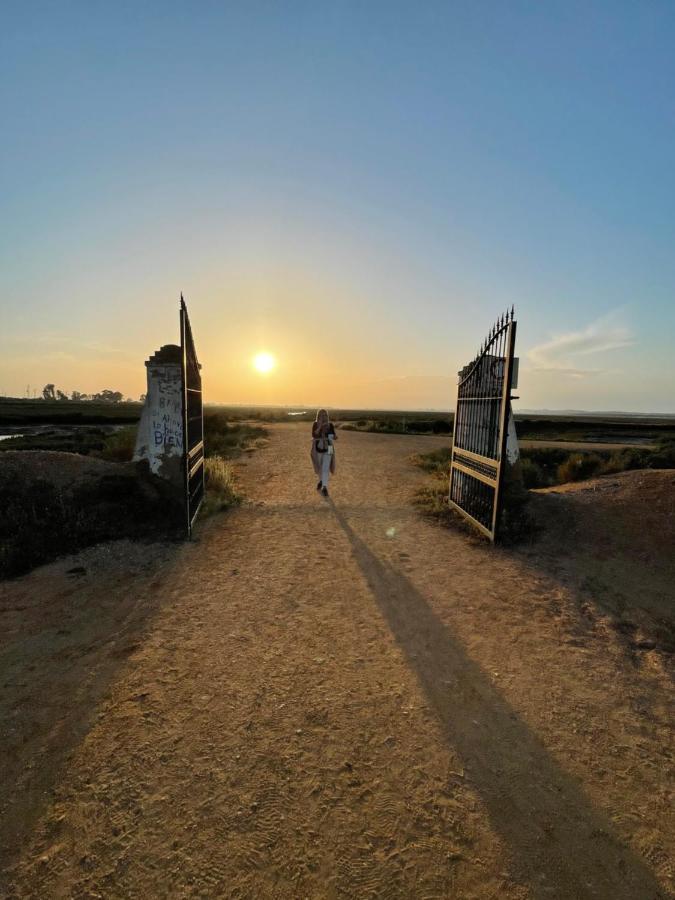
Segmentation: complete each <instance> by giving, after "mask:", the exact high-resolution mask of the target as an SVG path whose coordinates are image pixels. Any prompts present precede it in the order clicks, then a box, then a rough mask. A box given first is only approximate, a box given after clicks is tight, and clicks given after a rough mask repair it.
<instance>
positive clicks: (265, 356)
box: [253, 353, 277, 375]
mask: <svg viewBox="0 0 675 900" xmlns="http://www.w3.org/2000/svg"><path fill="white" fill-rule="evenodd" d="M276 364H277V361H276V359H275V358H274V357H273V356H272V354H271V353H257V354H256V355H255V356H254V357H253V368H254V369H255V370H256V372H260V374H261V375H267V374H269V373H270V372H271V371H272V369H273V368H274V367H275V366H276Z"/></svg>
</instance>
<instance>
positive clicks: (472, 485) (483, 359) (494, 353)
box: [449, 309, 516, 541]
mask: <svg viewBox="0 0 675 900" xmlns="http://www.w3.org/2000/svg"><path fill="white" fill-rule="evenodd" d="M515 340H516V322H515V319H514V317H513V309H511V312H510V313H509V312H507V313H506V315H504V316H502V317H501V318H500V319H499V320H498V321H497V322H496V324H495V325H494V327H493V328H492V329H491V331H490V333H489V334H488V336H487V338H486V340H485V341H484V342H483V344H482V345H481V348H480V350H479V352H478V353H477V354H476V356H475V358H474V359H473V360H472V361H471V362H470V363H469V364H468V365H466V366H464V368H463V369H462V370H461V372H460V373H459V384H458V387H457V406H456V409H455V423H454V433H453V442H452V461H451V464H450V495H449V503H450V506H451V507H453V508H454V509H456V510H457V511H458V512H460V513H461V514H462V515H463V516H465V517H466V518H467V519H468V520H469V521H471V522H472V523H473V525H474V526H475V527H476V528H477V529H478V530H479V531H480V532H481V533H482V534H484V535H485V536H486V537H488V538H489V539H490V540H491V541H494V540H495V539H496V537H497V535H498V531H499V519H500V513H501V495H502V481H503V476H504V465H503V460H504V458H505V453H506V431H507V425H508V418H507V417H508V410H509V402H510V398H511V384H512V379H513V359H514V350H515Z"/></svg>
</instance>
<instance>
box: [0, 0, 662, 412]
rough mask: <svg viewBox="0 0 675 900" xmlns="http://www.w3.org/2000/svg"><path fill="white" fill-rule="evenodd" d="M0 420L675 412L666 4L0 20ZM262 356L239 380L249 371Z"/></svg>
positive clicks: (45, 7) (120, 13) (64, 7)
mask: <svg viewBox="0 0 675 900" xmlns="http://www.w3.org/2000/svg"><path fill="white" fill-rule="evenodd" d="M0 17H1V21H0V109H1V120H0V121H1V122H2V141H1V142H0V196H1V198H2V204H1V207H0V208H1V210H2V219H1V221H0V264H1V270H2V273H3V279H2V281H3V284H2V327H1V328H0V393H5V394H11V395H19V396H20V395H23V394H24V393H25V391H26V386H27V385H29V384H30V385H31V390H32V389H33V388H37V389H38V390H39V389H41V388H42V386H43V385H44V384H45V383H46V382H55V383H56V385H57V386H58V387H61V388H62V389H64V390H67V391H71V390H73V389H77V390H80V391H85V392H93V391H100V390H101V389H103V388H111V389H113V390H122V391H124V393H125V394H128V395H131V396H135V397H137V396H138V395H139V394H140V393H141V392H142V391H143V390H144V389H145V387H144V385H145V368H144V366H143V362H144V360H145V359H146V358H147V357H148V356H149V355H150V354H151V353H152V352H153V351H154V350H155V349H157V347H158V346H159V345H161V344H164V343H170V342H176V341H177V339H178V299H179V295H180V292H181V290H182V291H183V292H184V294H185V297H186V300H187V302H188V306H189V310H190V314H191V318H192V324H193V331H194V335H195V339H196V342H197V349H198V352H199V355H200V359H201V362H202V363H203V376H204V386H205V396H206V400H207V401H208V400H210V401H222V402H238V403H279V404H282V403H283V404H286V403H293V404H308V405H310V404H312V405H314V404H325V405H330V406H351V407H388V408H408V409H412V408H437V409H447V408H451V407H452V406H453V405H454V390H455V384H456V372H457V370H458V368H460V366H462V365H463V364H464V363H465V362H466V361H467V359H468V358H470V357H472V356H473V355H474V353H475V350H476V348H477V345H478V344H479V343H480V341H481V339H482V337H483V336H484V334H485V332H486V331H487V330H488V328H489V327H490V325H491V324H492V322H493V321H494V319H495V317H496V316H497V315H498V314H499V313H501V312H502V311H503V310H504V309H506V307H507V306H508V307H510V306H511V304H515V306H516V314H517V315H516V318H517V320H518V344H517V352H518V355H519V356H520V358H521V366H520V369H521V377H520V386H519V390H518V394H519V396H520V398H521V399H520V401H519V403H520V406H521V407H523V408H530V409H532V408H549V409H554V408H575V409H623V410H635V411H660V412H671V413H675V353H674V352H673V341H674V338H675V253H674V252H673V248H674V247H675V53H674V52H673V47H675V4H673V3H672V2H669V0H668V2H658V0H655V2H652V0H646V2H641V3H637V2H630V3H628V2H627V3H622V2H618V0H616V2H603V3H595V2H587V0H584V2H578V3H576V2H570V0H565V2H560V3H553V2H551V3H542V4H535V3H531V2H527V3H525V2H506V3H502V2H492V3H485V2H476V0H471V2H466V3H460V2H457V3H452V2H444V3H433V2H429V3H418V2H409V3H397V2H369V3H363V2H361V3H349V2H340V3H331V4H329V3H324V2H316V0H312V2H286V3H282V2H277V3H272V2H265V3H262V2H260V3H259V2H254V0H253V2H250V0H248V2H241V3H234V2H232V3H207V2H195V3H188V2H185V3H172V2H169V0H164V2H161V3H160V2H157V3H142V4H139V3H124V2H115V3H113V2H109V3H99V2H94V3H92V2H86V3H84V2H83V3H74V2H63V3H45V4H42V3H33V2H16V3H13V2H7V3H3V4H2V11H1V13H0ZM261 352H267V353H270V354H272V355H273V356H274V357H275V359H276V366H275V368H274V369H272V371H270V372H268V373H266V374H262V373H260V372H258V371H256V369H255V368H254V367H253V365H252V359H253V357H254V356H255V355H256V354H258V353H261Z"/></svg>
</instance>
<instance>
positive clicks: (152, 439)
mask: <svg viewBox="0 0 675 900" xmlns="http://www.w3.org/2000/svg"><path fill="white" fill-rule="evenodd" d="M145 365H146V367H147V370H148V390H147V393H146V396H145V404H144V406H143V412H142V413H141V420H140V422H139V424H138V434H137V436H136V449H135V450H134V460H147V461H148V465H149V467H150V471H151V472H152V473H153V474H155V475H159V476H160V478H165V479H166V480H167V481H169V482H171V484H172V485H174V486H175V487H176V489H177V490H178V491H181V492H182V491H183V489H184V474H183V390H182V384H181V349H180V347H177V346H176V345H175V344H165V345H164V346H163V347H161V348H160V349H159V350H158V351H157V352H156V353H154V354H153V355H152V356H151V357H150V359H148V360H147V361H146V363H145Z"/></svg>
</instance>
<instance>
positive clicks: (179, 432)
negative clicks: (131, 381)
mask: <svg viewBox="0 0 675 900" xmlns="http://www.w3.org/2000/svg"><path fill="white" fill-rule="evenodd" d="M158 400H159V402H158V406H159V411H158V414H157V415H155V416H154V417H153V420H152V434H153V437H154V442H155V447H165V448H169V447H175V448H176V449H177V450H181V451H182V449H183V412H182V409H181V403H180V400H178V399H176V398H175V397H164V396H161V395H160V397H159V398H158Z"/></svg>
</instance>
